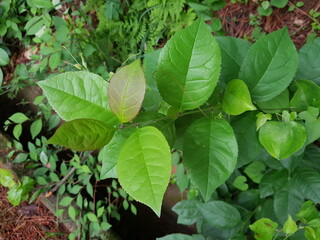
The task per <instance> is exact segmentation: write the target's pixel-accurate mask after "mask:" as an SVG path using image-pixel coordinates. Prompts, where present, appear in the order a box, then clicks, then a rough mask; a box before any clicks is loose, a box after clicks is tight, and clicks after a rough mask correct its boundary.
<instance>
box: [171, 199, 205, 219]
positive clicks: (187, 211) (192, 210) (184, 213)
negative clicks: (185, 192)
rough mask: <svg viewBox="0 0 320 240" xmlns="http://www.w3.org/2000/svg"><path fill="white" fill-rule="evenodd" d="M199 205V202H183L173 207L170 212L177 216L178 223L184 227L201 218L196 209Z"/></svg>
mask: <svg viewBox="0 0 320 240" xmlns="http://www.w3.org/2000/svg"><path fill="white" fill-rule="evenodd" d="M199 204H200V202H199V201H196V200H183V201H180V202H178V203H177V204H176V205H174V206H173V208H172V211H174V212H175V213H177V214H178V223H179V224H185V225H191V224H194V223H195V222H196V221H197V220H198V219H199V217H200V216H201V212H200V210H199V208H198V205H199Z"/></svg>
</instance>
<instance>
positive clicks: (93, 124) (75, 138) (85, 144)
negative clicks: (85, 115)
mask: <svg viewBox="0 0 320 240" xmlns="http://www.w3.org/2000/svg"><path fill="white" fill-rule="evenodd" d="M114 131H115V129H114V128H112V127H110V126H109V125H108V124H106V123H104V122H101V121H98V120H94V119H77V120H73V121H70V122H67V123H65V124H63V125H62V126H61V127H60V128H59V129H58V130H57V131H56V132H55V134H54V135H53V136H52V137H51V138H50V139H49V140H48V141H47V143H48V144H59V145H62V146H64V147H67V148H71V149H74V150H77V151H88V150H95V149H99V148H101V147H103V146H104V145H106V144H107V143H108V142H110V140H111V139H112V137H113V134H114Z"/></svg>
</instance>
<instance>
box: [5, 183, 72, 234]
mask: <svg viewBox="0 0 320 240" xmlns="http://www.w3.org/2000/svg"><path fill="white" fill-rule="evenodd" d="M6 192H7V189H6V188H4V187H2V186H0V219H1V222H0V240H43V239H47V240H64V239H67V238H68V234H67V233H66V230H65V229H63V227H62V226H61V225H60V224H58V222H57V220H56V218H55V217H54V216H53V215H52V213H50V212H49V211H48V210H47V209H46V208H45V207H43V206H42V205H41V204H31V205H28V204H27V203H26V202H23V203H21V204H20V205H19V206H18V207H14V206H12V205H11V204H10V203H9V201H8V200H7V198H6Z"/></svg>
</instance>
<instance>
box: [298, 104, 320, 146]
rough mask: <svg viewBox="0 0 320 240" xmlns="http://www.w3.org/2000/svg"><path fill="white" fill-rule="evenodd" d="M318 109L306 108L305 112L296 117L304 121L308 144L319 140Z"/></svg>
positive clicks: (319, 122) (319, 123) (319, 121)
mask: <svg viewBox="0 0 320 240" xmlns="http://www.w3.org/2000/svg"><path fill="white" fill-rule="evenodd" d="M318 115H319V109H318V108H313V107H308V110H307V111H304V112H301V113H299V114H298V116H299V117H300V118H301V119H303V120H305V127H306V130H307V136H308V138H307V142H306V144H310V143H312V142H314V141H316V140H317V139H318V138H320V119H318Z"/></svg>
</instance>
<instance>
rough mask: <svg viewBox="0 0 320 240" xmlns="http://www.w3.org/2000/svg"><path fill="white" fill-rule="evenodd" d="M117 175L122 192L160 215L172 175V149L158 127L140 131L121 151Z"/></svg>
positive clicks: (130, 138)
mask: <svg viewBox="0 0 320 240" xmlns="http://www.w3.org/2000/svg"><path fill="white" fill-rule="evenodd" d="M128 169H130V171H128ZM117 172H118V178H119V181H120V184H121V186H122V187H123V189H124V190H125V191H126V192H127V193H128V194H130V195H131V196H132V197H133V198H134V199H135V200H137V201H140V202H142V203H144V204H146V205H147V206H149V207H150V208H151V209H152V210H153V211H154V212H155V213H156V214H157V215H158V216H159V215H160V210H161V204H162V199H163V195H164V192H165V190H166V188H167V185H168V183H169V179H170V174H171V153H170V148H169V146H168V143H167V141H166V139H165V137H164V136H163V135H162V133H161V132H160V131H159V130H158V129H156V128H155V127H144V128H141V129H137V130H136V131H135V132H134V133H133V134H132V135H131V136H130V137H129V138H128V139H127V140H126V141H125V142H124V144H123V146H122V148H121V150H120V153H119V158H118V166H117Z"/></svg>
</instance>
